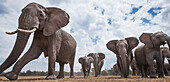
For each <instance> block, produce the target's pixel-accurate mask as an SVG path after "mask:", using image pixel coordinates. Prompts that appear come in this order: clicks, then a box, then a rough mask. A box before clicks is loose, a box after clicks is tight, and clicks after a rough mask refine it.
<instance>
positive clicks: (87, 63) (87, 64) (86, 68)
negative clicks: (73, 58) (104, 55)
mask: <svg viewBox="0 0 170 82" xmlns="http://www.w3.org/2000/svg"><path fill="white" fill-rule="evenodd" d="M93 61H94V60H93V58H92V57H88V56H84V57H80V58H79V63H80V64H81V66H82V69H83V73H84V78H86V77H88V76H89V73H90V69H91V63H93Z"/></svg>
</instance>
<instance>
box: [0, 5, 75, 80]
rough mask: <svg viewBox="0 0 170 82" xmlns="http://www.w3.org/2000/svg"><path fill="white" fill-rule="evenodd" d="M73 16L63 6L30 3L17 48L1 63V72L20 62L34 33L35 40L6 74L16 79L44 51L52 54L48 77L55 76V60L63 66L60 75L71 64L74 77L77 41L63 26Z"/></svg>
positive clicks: (49, 55)
mask: <svg viewBox="0 0 170 82" xmlns="http://www.w3.org/2000/svg"><path fill="white" fill-rule="evenodd" d="M69 19H70V17H69V15H68V14H67V13H66V12H65V11H64V10H62V9H60V8H55V7H43V6H42V5H40V4H38V3H34V2H33V3H29V4H28V5H27V6H25V7H24V8H23V9H22V13H21V15H20V17H19V27H18V29H17V30H16V31H13V32H6V33H7V34H11V35H12V34H16V33H17V38H16V42H15V45H14V47H13V50H12V51H11V53H10V55H9V56H8V58H7V59H6V60H5V61H4V62H3V63H2V64H1V65H0V74H1V73H2V72H3V71H4V70H6V69H7V68H9V67H10V66H11V65H12V64H14V63H15V62H16V60H17V59H18V58H19V56H20V55H21V53H22V52H23V50H24V48H25V46H26V44H27V41H28V38H29V36H30V34H31V33H33V32H34V37H33V42H32V44H31V47H30V48H29V50H28V51H27V52H26V53H25V54H24V55H23V56H22V57H21V58H20V59H19V60H18V61H17V62H16V64H15V65H14V67H13V69H12V71H11V72H8V73H5V74H4V76H5V77H6V78H8V79H9V80H16V79H17V78H18V74H19V72H20V71H21V70H22V68H23V67H24V66H25V65H26V64H27V63H29V62H30V61H32V60H34V59H37V58H38V57H39V56H40V55H41V53H42V52H43V53H44V56H45V57H48V75H47V77H46V79H55V78H56V76H55V74H54V73H55V62H58V63H59V65H60V70H59V74H58V76H57V78H64V72H63V70H64V64H68V63H69V65H70V77H74V74H73V73H74V72H73V66H74V58H75V52H76V46H77V43H76V41H75V39H74V38H73V37H72V36H71V35H70V34H68V33H67V32H66V31H64V30H62V29H60V28H62V27H64V26H66V25H67V24H68V23H69Z"/></svg>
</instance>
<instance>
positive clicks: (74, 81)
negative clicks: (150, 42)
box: [0, 76, 170, 82]
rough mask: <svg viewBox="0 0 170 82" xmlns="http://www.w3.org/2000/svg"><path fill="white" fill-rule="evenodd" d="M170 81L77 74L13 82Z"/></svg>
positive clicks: (168, 80) (165, 81)
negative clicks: (85, 76)
mask: <svg viewBox="0 0 170 82" xmlns="http://www.w3.org/2000/svg"><path fill="white" fill-rule="evenodd" d="M47 81H48V82H170V76H166V77H165V78H156V79H150V78H141V77H140V76H130V77H129V78H121V77H120V76H100V77H88V78H83V77H82V76H76V77H75V78H69V77H65V78H64V79H55V80H45V76H25V77H19V78H18V80H15V81H13V82H47ZM0 82H11V81H9V80H8V79H6V78H5V77H0Z"/></svg>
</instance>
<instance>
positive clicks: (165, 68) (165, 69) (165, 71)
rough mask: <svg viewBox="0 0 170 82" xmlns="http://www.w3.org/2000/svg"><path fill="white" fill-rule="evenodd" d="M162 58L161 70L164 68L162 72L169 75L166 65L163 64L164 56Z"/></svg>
mask: <svg viewBox="0 0 170 82" xmlns="http://www.w3.org/2000/svg"><path fill="white" fill-rule="evenodd" d="M162 58H163V70H164V73H165V75H166V76H169V72H168V70H167V67H166V66H165V64H164V60H165V57H164V56H163V57H162Z"/></svg>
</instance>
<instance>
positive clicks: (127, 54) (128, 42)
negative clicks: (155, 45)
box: [106, 37, 139, 78]
mask: <svg viewBox="0 0 170 82" xmlns="http://www.w3.org/2000/svg"><path fill="white" fill-rule="evenodd" d="M138 44H139V42H138V39H137V38H135V37H128V38H125V39H122V40H111V41H109V42H108V43H107V44H106V46H107V48H108V49H109V50H111V51H112V52H114V53H115V54H116V57H117V64H118V66H119V68H120V71H121V77H123V78H127V77H128V75H129V65H130V63H131V61H132V58H133V54H132V49H133V48H135V47H136V46H137V45H138Z"/></svg>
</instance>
